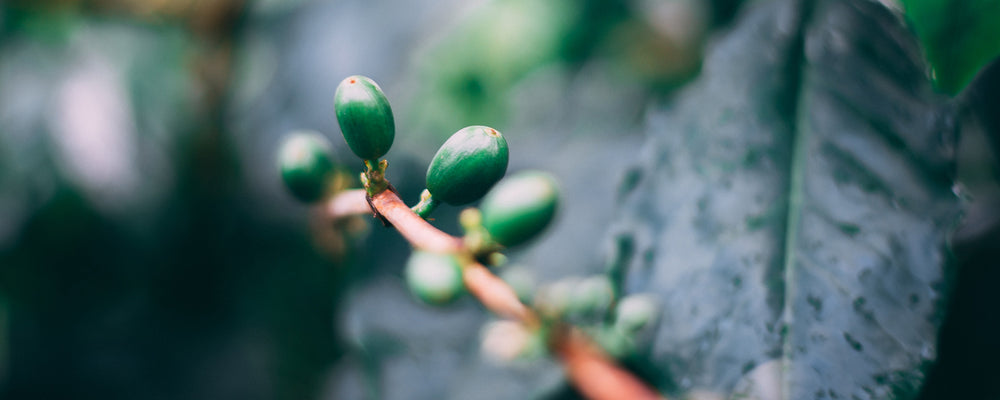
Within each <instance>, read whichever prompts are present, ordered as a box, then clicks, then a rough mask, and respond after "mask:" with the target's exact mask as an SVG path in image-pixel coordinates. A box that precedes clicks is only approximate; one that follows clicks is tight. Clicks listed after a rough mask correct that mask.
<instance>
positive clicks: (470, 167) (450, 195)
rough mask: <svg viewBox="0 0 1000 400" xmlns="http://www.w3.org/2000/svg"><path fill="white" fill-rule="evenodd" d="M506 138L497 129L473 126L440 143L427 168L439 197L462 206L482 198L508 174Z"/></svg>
mask: <svg viewBox="0 0 1000 400" xmlns="http://www.w3.org/2000/svg"><path fill="white" fill-rule="evenodd" d="M507 159H508V154H507V140H506V139H504V138H503V135H501V134H500V132H499V131H497V130H496V129H493V128H490V127H486V126H470V127H466V128H463V129H462V130H459V131H458V132H455V134H454V135H451V137H450V138H448V140H447V141H445V142H444V144H443V145H441V148H440V149H438V151H437V154H435V155H434V159H433V160H431V165H430V167H428V168H427V190H429V191H430V192H431V196H433V197H434V198H435V199H436V200H438V201H442V202H445V203H448V204H451V205H455V206H458V205H463V204H468V203H471V202H473V201H476V200H478V199H479V198H480V197H483V195H484V194H486V192H487V191H489V190H490V188H492V187H493V185H494V184H496V183H497V181H499V180H500V178H503V175H504V174H505V173H507Z"/></svg>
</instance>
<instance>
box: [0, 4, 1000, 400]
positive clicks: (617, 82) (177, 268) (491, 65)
mask: <svg viewBox="0 0 1000 400" xmlns="http://www.w3.org/2000/svg"><path fill="white" fill-rule="evenodd" d="M740 3H741V1H740V0H712V1H700V0H582V1H580V0H576V1H574V0H553V1H530V0H495V1H487V0H477V1H459V0H445V1H428V0H416V1H407V2H390V1H381V0H379V1H372V0H345V1H324V0H248V1H243V0H215V1H196V0H89V1H88V0H43V1H37V0H6V1H3V2H2V3H0V398H5V399H35V398H51V399H55V398H89V397H97V396H101V397H103V398H108V399H111V398H123V399H126V398H128V399H136V398H233V399H237V398H238V399H256V398H261V399H264V398H289V399H292V398H294V399H302V398H359V397H364V396H371V397H378V398H434V394H435V393H440V392H441V391H442V390H443V388H441V387H437V386H435V385H436V383H433V382H435V381H433V380H430V381H428V382H429V383H428V384H426V385H417V386H419V387H415V386H414V384H415V383H420V382H422V378H423V377H424V376H425V375H426V374H428V373H430V374H437V375H446V374H457V373H460V372H461V371H460V370H459V367H460V363H459V361H458V360H456V359H455V357H456V354H464V353H469V352H474V351H476V350H475V348H474V347H471V348H470V347H469V346H470V343H475V342H476V341H477V340H476V338H475V331H476V328H475V327H476V326H479V325H480V324H482V322H483V321H485V318H487V317H486V316H485V315H484V314H483V313H482V312H481V309H480V308H479V307H478V306H476V305H475V304H474V303H473V302H471V301H466V302H459V304H456V305H454V306H453V307H451V308H449V309H447V310H431V309H427V308H425V307H422V306H419V305H417V304H415V303H413V302H412V300H411V299H410V298H409V297H408V295H407V294H406V292H405V289H404V287H403V284H402V281H401V279H400V275H401V269H402V266H403V264H404V260H405V257H406V255H407V254H408V251H409V250H408V246H407V245H406V244H405V243H404V242H403V241H402V240H401V239H400V238H399V237H398V236H397V235H395V233H394V232H391V231H390V230H383V229H369V228H367V227H366V226H367V225H365V224H363V223H360V222H359V221H351V222H349V223H348V224H347V226H339V227H330V226H325V225H323V224H320V223H317V222H314V221H315V220H316V218H314V217H315V215H316V214H315V212H313V211H310V210H308V209H307V208H306V207H303V206H300V205H298V204H295V203H294V202H293V200H292V199H291V197H290V196H288V195H287V194H286V193H284V191H283V188H282V187H281V186H280V182H279V180H278V175H277V171H276V168H275V165H274V157H275V151H276V148H277V144H278V143H279V141H280V139H281V136H282V135H283V134H284V133H286V132H288V131H290V130H293V129H315V130H318V131H319V132H322V133H324V134H325V135H327V136H328V137H330V138H331V139H332V140H333V141H334V143H336V144H338V146H337V148H336V153H337V154H338V156H339V157H340V160H343V162H344V163H345V164H346V165H347V166H348V167H350V168H360V162H358V161H357V160H355V159H354V158H353V157H351V155H350V153H349V152H348V150H347V149H346V146H343V141H342V139H340V135H339V130H338V128H337V124H336V121H335V118H334V116H333V112H332V106H331V104H332V96H333V92H334V89H335V87H336V85H337V83H338V82H339V81H340V80H341V79H342V78H343V77H345V76H348V75H351V74H359V73H360V74H365V75H368V76H370V77H372V78H374V79H375V80H376V81H378V82H379V83H380V85H381V86H382V87H383V89H385V91H386V92H387V94H388V97H389V99H390V101H391V102H392V105H393V108H394V110H395V113H396V116H397V126H398V128H397V130H398V132H399V134H398V135H397V140H396V144H395V146H394V148H393V150H392V151H391V152H390V153H389V155H388V157H387V158H388V159H389V160H390V163H391V166H390V169H389V176H390V179H392V180H393V183H394V184H395V185H396V186H397V187H398V188H399V189H400V191H401V192H402V193H403V195H404V198H406V199H411V200H415V199H416V198H417V194H418V193H419V191H420V190H421V189H422V184H423V174H424V168H425V166H426V163H427V162H428V161H429V159H430V157H431V156H432V155H433V154H434V151H435V150H436V148H437V147H438V145H439V144H440V143H441V142H443V141H444V139H445V138H447V137H448V136H449V135H450V134H451V133H453V132H454V131H456V130H458V129H459V128H461V127H464V126H466V125H472V124H483V125H491V126H494V127H497V128H498V129H500V130H501V131H502V132H504V133H505V136H507V137H508V141H509V142H510V146H511V169H510V170H511V171H514V170H519V169H524V168H529V167H530V168H541V169H546V170H550V171H552V172H553V173H555V174H556V175H557V176H558V178H559V179H560V182H561V184H563V185H564V187H565V191H566V192H567V193H569V196H566V197H567V201H566V204H565V205H564V208H563V212H562V217H561V219H560V220H559V221H558V223H557V226H556V227H555V228H554V229H553V231H551V232H550V235H549V236H548V237H547V238H546V239H544V240H543V241H541V242H540V243H538V244H536V245H535V246H532V247H531V248H528V249H525V250H520V251H518V252H515V253H513V254H512V259H513V260H514V261H516V262H518V263H524V264H526V265H530V266H538V267H544V268H536V269H537V271H536V272H537V274H538V275H539V276H540V278H541V279H543V280H551V279H554V278H556V277H560V276H565V275H570V274H578V275H579V274H586V273H592V272H597V271H600V270H601V268H602V265H603V262H602V260H597V259H594V258H595V257H594V256H595V255H594V253H592V252H581V251H573V249H575V248H576V247H575V245H578V244H579V243H592V244H595V243H601V241H600V240H601V238H602V237H603V235H604V232H605V227H606V226H607V225H608V222H609V221H610V220H611V218H612V217H613V206H614V203H615V200H616V198H615V193H616V190H617V186H618V182H619V181H620V179H621V176H622V174H623V171H624V170H625V168H626V167H627V166H629V165H630V163H631V162H633V161H634V158H635V154H636V149H637V148H639V147H640V146H641V144H642V142H643V133H642V132H643V129H642V125H643V123H644V120H643V116H644V112H645V110H646V109H647V107H649V106H650V105H652V104H656V103H657V102H658V101H660V100H662V99H664V98H669V97H670V96H671V95H672V94H673V93H674V91H675V89H677V88H679V87H681V86H682V85H683V84H684V83H685V82H687V81H689V80H690V79H691V78H693V77H694V76H696V75H697V73H698V70H699V66H700V63H701V57H702V51H703V49H704V46H705V45H706V43H708V42H709V41H710V40H711V38H712V34H713V32H716V31H718V30H725V29H727V27H728V25H729V22H730V21H731V20H732V19H733V18H735V17H736V16H737V14H738V12H739V9H740V5H741V4H740ZM951 3H954V2H948V1H944V0H905V1H902V5H899V4H895V6H897V7H899V6H905V9H906V11H907V13H908V15H909V16H911V17H912V23H913V26H914V27H915V29H916V31H917V32H918V33H919V34H920V37H921V39H922V40H923V42H924V44H925V48H926V52H927V56H928V58H929V60H930V62H931V63H932V64H933V66H934V71H935V74H936V75H935V76H936V78H937V81H938V83H939V87H940V88H941V89H942V90H943V91H945V92H947V93H956V92H958V91H959V90H960V89H961V88H962V87H963V85H964V84H965V83H967V82H968V81H969V80H970V78H971V76H972V75H973V74H974V73H975V71H977V70H978V69H979V68H980V66H981V65H983V64H984V63H985V62H986V61H988V60H990V59H992V58H993V57H995V56H996V54H997V53H998V52H1000V47H998V46H1000V34H997V33H998V32H997V29H1000V28H998V25H996V24H995V21H996V16H997V15H1000V11H998V8H1000V6H998V3H1000V2H997V1H988V0H977V1H971V2H961V3H960V4H961V6H955V5H954V4H951ZM984 157H985V156H984ZM991 165H992V164H989V165H987V164H983V165H982V166H980V167H977V168H974V170H975V171H979V172H977V173H979V175H984V176H986V178H984V179H985V180H986V181H990V180H992V179H993V178H995V171H994V170H991V169H990V168H992V167H991ZM982 171H986V172H982ZM457 211H458V210H457V209H454V208H447V207H446V208H445V209H444V210H442V211H440V214H439V215H437V217H436V218H437V221H438V222H439V224H438V225H440V226H442V227H443V228H444V229H445V230H447V231H451V232H454V231H455V226H456V224H455V214H456V212H457ZM569 216H572V217H569ZM349 248H350V249H352V250H351V251H347V249H349ZM553 249H556V250H558V249H562V251H553ZM400 326H406V327H407V328H406V329H403V330H400ZM470 332H471V333H470ZM401 343H402V344H401ZM400 346H402V347H405V348H408V349H411V350H410V351H408V352H402V351H400V350H399V348H400ZM442 347H444V348H447V349H448V350H450V351H437V350H440V349H441V348H442ZM414 348H416V349H422V350H421V351H416V352H414V351H412V349H414ZM362 351H363V352H367V353H379V354H382V355H381V356H379V357H368V356H360V355H359V353H360V352H362ZM373 360H374V361H373ZM373 369H377V370H380V371H381V376H382V380H381V381H380V382H373V381H372V380H371V376H372V374H371V373H368V372H366V371H371V370H373ZM492 372H494V373H498V374H499V373H500V372H497V371H492ZM466 374H467V375H468V376H469V379H468V380H467V383H466V384H465V386H463V387H459V388H452V389H454V390H452V392H453V393H458V394H457V396H459V398H461V393H463V390H466V391H470V390H480V389H481V388H488V387H491V386H490V385H494V386H496V385H500V383H496V382H507V381H504V380H503V379H497V380H495V382H494V383H491V381H489V380H486V381H484V380H482V379H479V378H477V377H481V376H489V375H475V374H472V373H469V372H466ZM511 374H512V376H513V377H514V378H519V379H528V380H531V379H535V380H555V378H553V377H551V376H545V375H544V374H543V375H540V376H531V370H520V371H514V372H512V373H511ZM519 374H520V375H519ZM493 389H495V390H497V391H499V392H502V391H503V390H504V389H503V388H502V387H493ZM483 390H485V389H483Z"/></svg>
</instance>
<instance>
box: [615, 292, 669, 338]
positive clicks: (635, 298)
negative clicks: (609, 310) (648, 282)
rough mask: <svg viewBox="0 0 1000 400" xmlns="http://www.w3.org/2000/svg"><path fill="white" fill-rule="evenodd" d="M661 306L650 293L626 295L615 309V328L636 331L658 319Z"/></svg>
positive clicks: (630, 331)
mask: <svg viewBox="0 0 1000 400" xmlns="http://www.w3.org/2000/svg"><path fill="white" fill-rule="evenodd" d="M658 309H659V306H658V305H657V303H656V300H655V299H653V298H652V297H651V296H650V295H641V294H640V295H631V296H626V297H624V298H622V299H621V301H619V302H618V307H617V308H616V309H615V324H614V325H615V328H617V329H619V330H621V331H622V332H626V333H630V334H631V333H635V332H638V331H640V330H642V328H644V327H646V326H648V325H649V324H650V323H652V322H653V321H655V320H656V317H657V312H658Z"/></svg>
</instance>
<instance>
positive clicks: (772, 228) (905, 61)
mask: <svg viewBox="0 0 1000 400" xmlns="http://www.w3.org/2000/svg"><path fill="white" fill-rule="evenodd" d="M745 11H746V14H744V15H743V16H742V18H741V22H740V24H739V25H738V26H737V27H736V28H735V30H734V31H733V32H731V33H729V34H728V35H726V37H725V38H723V39H722V40H721V41H720V42H718V43H717V44H716V45H715V47H714V49H713V50H712V51H711V52H710V54H709V57H708V58H707V59H706V62H705V67H704V70H703V72H702V77H701V78H699V80H698V81H697V82H696V83H694V84H693V85H692V86H691V87H689V88H688V89H687V90H686V91H685V92H684V93H682V94H681V96H680V97H679V99H678V100H677V102H676V104H675V105H674V107H673V108H672V109H670V110H669V111H667V112H665V113H655V114H654V115H653V117H652V119H651V125H650V134H651V136H652V137H651V138H650V143H649V145H648V146H647V148H648V149H649V151H648V153H646V154H645V157H644V159H643V160H644V162H643V165H642V166H641V167H640V168H638V169H637V170H636V171H635V173H634V174H633V175H632V176H633V177H635V179H633V180H632V182H631V184H630V185H629V187H626V188H625V190H626V191H627V193H626V199H625V204H624V205H623V211H624V213H623V216H622V222H621V223H620V224H619V225H618V226H617V227H616V228H615V237H616V240H617V242H618V243H619V244H621V246H619V247H620V248H621V249H623V251H621V252H620V254H618V255H617V256H618V257H617V259H618V260H619V262H620V263H621V264H622V266H623V267H625V268H626V269H627V272H626V279H625V284H626V291H627V292H643V291H648V292H654V293H657V294H658V295H659V297H660V300H661V302H662V310H663V311H662V315H661V320H662V323H661V328H660V329H659V331H658V332H657V335H656V338H655V339H654V343H653V347H652V352H651V354H650V355H649V357H650V358H651V359H652V361H653V362H654V364H656V365H658V366H659V367H660V368H661V370H662V374H663V375H662V376H663V379H662V380H661V381H660V382H657V383H658V384H659V385H660V386H661V387H664V388H671V387H675V388H677V390H678V391H680V392H690V391H693V390H704V391H708V392H713V393H717V394H720V395H723V396H734V397H736V398H746V397H751V398H769V399H770V398H781V399H825V398H841V399H884V398H913V397H915V395H916V391H917V390H918V389H919V387H920V385H921V383H922V381H923V378H924V374H925V368H926V366H927V365H928V364H929V363H930V362H932V361H933V360H934V358H935V353H936V350H935V346H936V338H937V330H938V327H939V324H940V322H941V318H940V312H941V310H942V306H943V301H944V296H945V294H946V288H947V285H946V283H947V280H948V279H947V277H948V275H949V273H948V267H947V266H948V254H947V250H946V243H945V238H946V233H947V232H948V230H949V229H950V227H951V226H952V225H953V223H954V222H955V218H956V217H957V207H958V204H957V200H956V199H955V197H954V196H953V194H952V192H951V185H952V180H951V175H952V172H953V150H952V145H951V143H952V141H953V137H954V131H955V127H954V122H953V121H954V118H953V110H952V107H950V106H949V105H948V103H947V102H946V101H945V100H944V99H942V98H939V97H936V95H935V94H934V93H933V90H932V88H931V85H930V81H929V79H928V77H927V76H926V74H925V71H926V70H927V69H926V67H925V66H924V64H923V63H922V61H921V60H922V57H921V54H920V50H919V47H918V46H917V44H916V42H915V41H914V39H913V36H912V34H911V33H910V32H909V31H908V30H907V29H906V28H905V26H904V25H903V24H902V23H901V18H900V17H899V16H898V15H895V14H893V13H892V12H890V11H889V10H887V9H886V8H884V6H882V5H881V4H879V3H876V2H873V1H867V0H854V1H841V0H829V1H816V2H809V1H806V2H795V1H775V2H768V3H758V4H755V5H753V6H752V8H751V9H749V10H745ZM667 377H672V378H667Z"/></svg>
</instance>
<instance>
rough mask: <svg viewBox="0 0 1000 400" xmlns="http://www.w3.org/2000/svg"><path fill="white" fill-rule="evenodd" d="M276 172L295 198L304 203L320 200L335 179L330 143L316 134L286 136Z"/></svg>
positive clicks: (305, 133)
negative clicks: (279, 173)
mask: <svg viewBox="0 0 1000 400" xmlns="http://www.w3.org/2000/svg"><path fill="white" fill-rule="evenodd" d="M278 169H279V170H280V172H281V179H282V180H283V181H284V182H285V186H286V187H287V188H288V190H289V191H290V192H292V195H293V196H295V198H296V199H298V200H299V201H301V202H304V203H312V202H315V201H317V200H319V199H321V198H322V197H323V195H324V194H326V191H327V189H328V186H329V182H330V180H331V179H333V176H334V163H333V152H332V146H331V145H330V141H329V140H327V138H326V137H324V136H323V135H320V134H319V133H316V132H308V131H301V132H294V133H291V134H289V135H288V136H287V137H286V138H285V139H284V141H283V142H282V144H281V147H280V149H279V150H278Z"/></svg>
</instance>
